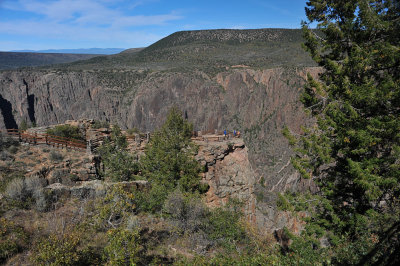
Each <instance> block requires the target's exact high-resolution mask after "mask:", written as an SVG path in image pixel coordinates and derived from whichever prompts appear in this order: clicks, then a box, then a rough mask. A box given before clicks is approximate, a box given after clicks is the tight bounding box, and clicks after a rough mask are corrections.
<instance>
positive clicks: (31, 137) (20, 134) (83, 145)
mask: <svg viewBox="0 0 400 266" xmlns="http://www.w3.org/2000/svg"><path fill="white" fill-rule="evenodd" d="M0 133H3V134H6V135H8V136H10V137H14V138H18V140H19V141H20V142H24V143H29V144H32V145H38V144H46V145H49V146H53V147H58V148H71V149H75V150H85V149H87V147H89V148H90V150H91V151H92V152H93V151H96V150H97V148H98V147H99V146H100V145H101V144H102V143H103V142H104V140H105V139H106V138H107V137H106V136H102V137H99V138H97V139H94V140H90V141H89V142H88V141H83V140H77V139H72V138H64V137H60V136H54V135H49V134H37V133H30V132H27V131H23V130H19V129H7V130H0ZM137 137H139V138H140V141H145V140H147V139H148V136H147V135H146V134H140V135H139V134H138V135H136V137H135V136H126V139H127V140H132V141H135V140H136V138H137ZM233 137H239V136H238V135H236V136H234V134H233V133H232V132H229V133H227V135H226V136H225V135H224V134H223V132H216V131H215V130H214V131H203V132H200V134H198V131H194V132H193V134H192V140H197V141H206V142H209V141H219V142H220V141H224V140H229V139H231V138H233Z"/></svg>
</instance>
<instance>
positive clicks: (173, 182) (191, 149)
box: [140, 107, 205, 211]
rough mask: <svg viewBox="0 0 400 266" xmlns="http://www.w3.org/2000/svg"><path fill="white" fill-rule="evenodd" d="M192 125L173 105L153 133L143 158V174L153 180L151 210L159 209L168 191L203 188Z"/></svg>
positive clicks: (192, 190)
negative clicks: (196, 158) (192, 138)
mask: <svg viewBox="0 0 400 266" xmlns="http://www.w3.org/2000/svg"><path fill="white" fill-rule="evenodd" d="M192 130H193V126H192V124H190V123H189V122H187V121H186V120H184V119H183V117H182V113H181V111H179V109H178V108H176V107H173V108H172V109H171V110H170V112H169V114H168V117H167V120H166V122H165V123H164V125H163V126H162V127H161V128H160V129H159V130H158V131H156V132H154V134H153V135H152V136H151V140H150V143H149V144H148V145H147V147H146V150H145V156H143V157H142V158H141V160H140V163H141V169H142V174H143V176H144V177H145V178H146V179H147V180H148V181H149V182H150V183H151V186H152V189H151V191H150V194H149V195H148V199H149V200H150V198H151V202H150V201H148V202H147V207H146V208H145V209H146V210H148V211H156V210H159V209H160V208H161V207H162V205H163V202H164V200H165V198H166V197H167V195H168V193H170V192H172V191H173V190H175V189H179V190H181V191H183V192H195V191H204V189H205V188H204V185H202V184H201V183H200V180H201V177H200V175H199V173H200V170H201V167H200V164H199V163H198V162H197V161H196V160H195V159H194V155H195V154H196V153H197V147H196V145H194V143H193V142H192V141H191V139H190V138H191V136H192Z"/></svg>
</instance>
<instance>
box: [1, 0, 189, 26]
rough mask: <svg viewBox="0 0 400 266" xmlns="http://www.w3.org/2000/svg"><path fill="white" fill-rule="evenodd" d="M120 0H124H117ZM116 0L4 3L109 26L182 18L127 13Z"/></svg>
mask: <svg viewBox="0 0 400 266" xmlns="http://www.w3.org/2000/svg"><path fill="white" fill-rule="evenodd" d="M119 2H125V1H123V0H120V1H119ZM145 2H146V1H136V2H134V3H129V4H128V6H129V8H128V9H132V8H134V7H137V6H138V5H142V4H144V3H145ZM115 3H116V1H109V0H102V1H94V0H57V1H37V0H19V1H13V2H10V1H7V2H5V5H4V7H5V8H8V9H12V10H19V11H27V12H32V13H34V14H38V15H42V16H44V19H45V20H50V21H56V22H66V23H67V22H68V23H78V24H80V25H106V24H108V25H110V26H119V27H124V26H144V25H163V24H165V23H167V22H168V21H172V20H177V19H181V18H182V16H179V15H177V14H173V13H170V14H162V15H153V16H144V15H127V14H125V13H124V12H123V11H121V10H119V9H118V8H117V7H115V6H113V7H111V6H110V5H108V4H115Z"/></svg>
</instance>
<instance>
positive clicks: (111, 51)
mask: <svg viewBox="0 0 400 266" xmlns="http://www.w3.org/2000/svg"><path fill="white" fill-rule="evenodd" d="M124 50H126V48H79V49H47V50H13V51H10V52H18V53H21V52H22V53H45V54H47V53H56V54H95V55H99V54H103V55H110V54H118V53H120V52H122V51H124Z"/></svg>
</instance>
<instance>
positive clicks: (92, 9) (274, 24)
mask: <svg viewBox="0 0 400 266" xmlns="http://www.w3.org/2000/svg"><path fill="white" fill-rule="evenodd" d="M305 2H306V1H305V0H304V1H302V0H278V1H277V0H241V1H238V0H229V1H219V0H214V1H212V0H197V1H192V0H186V1H176V0H137V1H136V0H0V51H10V50H23V49H30V50H43V49H64V48H69V49H77V48H92V47H98V48H110V47H118V48H134V47H144V46H148V45H150V44H151V43H153V42H155V41H157V40H159V39H161V38H163V37H165V36H167V35H169V34H171V33H173V32H176V31H181V30H199V29H221V28H230V29H255V28H299V27H300V22H301V20H304V19H305V14H304V7H305Z"/></svg>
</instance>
